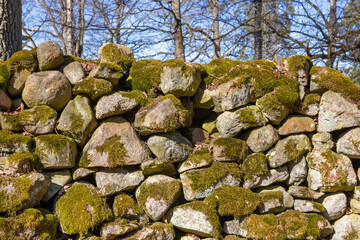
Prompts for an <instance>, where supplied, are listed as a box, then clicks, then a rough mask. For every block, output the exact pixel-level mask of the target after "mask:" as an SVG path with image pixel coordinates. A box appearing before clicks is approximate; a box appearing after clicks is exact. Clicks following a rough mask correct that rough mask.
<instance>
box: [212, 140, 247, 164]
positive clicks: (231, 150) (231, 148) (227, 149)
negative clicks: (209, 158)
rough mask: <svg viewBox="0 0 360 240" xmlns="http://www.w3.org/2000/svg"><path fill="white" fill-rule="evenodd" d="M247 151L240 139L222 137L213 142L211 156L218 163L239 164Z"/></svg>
mask: <svg viewBox="0 0 360 240" xmlns="http://www.w3.org/2000/svg"><path fill="white" fill-rule="evenodd" d="M249 151H250V150H249V147H248V145H247V144H246V142H245V141H244V140H241V139H237V138H230V137H224V138H218V139H216V140H215V141H214V142H213V152H214V153H213V155H214V158H215V159H216V160H218V161H237V162H241V161H242V160H243V159H244V158H245V157H246V156H247V155H248V154H249Z"/></svg>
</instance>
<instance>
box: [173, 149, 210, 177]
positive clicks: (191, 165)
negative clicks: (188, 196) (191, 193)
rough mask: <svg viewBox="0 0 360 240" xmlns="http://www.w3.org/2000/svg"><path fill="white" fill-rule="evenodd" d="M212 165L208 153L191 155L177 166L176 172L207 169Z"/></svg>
mask: <svg viewBox="0 0 360 240" xmlns="http://www.w3.org/2000/svg"><path fill="white" fill-rule="evenodd" d="M212 163H213V159H212V157H211V155H210V154H209V153H203V154H198V153H196V152H195V154H191V155H190V156H189V157H188V158H187V159H186V160H185V161H184V162H182V163H180V164H179V165H178V172H179V173H183V172H186V171H189V170H192V169H197V168H202V167H207V166H209V165H211V164H212Z"/></svg>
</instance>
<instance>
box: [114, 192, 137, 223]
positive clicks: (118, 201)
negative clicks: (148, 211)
mask: <svg viewBox="0 0 360 240" xmlns="http://www.w3.org/2000/svg"><path fill="white" fill-rule="evenodd" d="M113 210H114V216H115V217H116V218H127V219H133V218H134V215H141V214H143V211H142V210H141V208H140V207H139V206H138V205H137V204H136V202H135V200H134V199H133V198H132V197H131V196H129V195H126V194H119V195H117V196H116V197H115V199H114V204H113Z"/></svg>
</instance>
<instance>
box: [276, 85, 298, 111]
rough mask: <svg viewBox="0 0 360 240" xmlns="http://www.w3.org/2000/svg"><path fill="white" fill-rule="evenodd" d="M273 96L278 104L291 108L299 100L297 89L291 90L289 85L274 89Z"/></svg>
mask: <svg viewBox="0 0 360 240" xmlns="http://www.w3.org/2000/svg"><path fill="white" fill-rule="evenodd" d="M275 96H276V98H277V99H278V100H279V102H280V103H282V104H284V105H286V106H293V105H294V104H295V103H296V102H297V101H298V100H299V93H298V91H297V89H292V88H291V86H289V85H283V86H279V87H277V88H275Z"/></svg>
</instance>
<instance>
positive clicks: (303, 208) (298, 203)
mask: <svg viewBox="0 0 360 240" xmlns="http://www.w3.org/2000/svg"><path fill="white" fill-rule="evenodd" d="M294 210H295V211H299V212H303V213H310V212H313V213H321V212H324V211H325V208H324V206H323V205H322V204H320V203H317V202H313V201H309V200H303V199H295V201H294Z"/></svg>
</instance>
